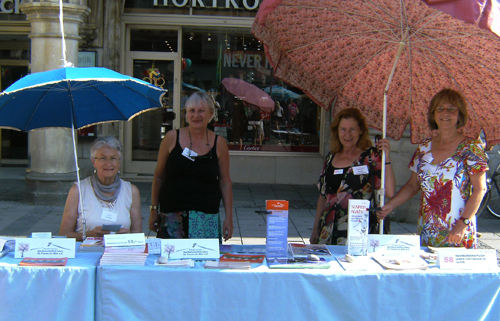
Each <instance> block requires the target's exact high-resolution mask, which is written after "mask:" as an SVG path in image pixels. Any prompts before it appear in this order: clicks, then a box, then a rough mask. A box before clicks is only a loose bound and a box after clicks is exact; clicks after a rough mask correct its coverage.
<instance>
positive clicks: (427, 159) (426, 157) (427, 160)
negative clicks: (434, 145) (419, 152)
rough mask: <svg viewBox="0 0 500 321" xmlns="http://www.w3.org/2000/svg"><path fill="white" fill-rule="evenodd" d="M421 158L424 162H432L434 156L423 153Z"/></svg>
mask: <svg viewBox="0 0 500 321" xmlns="http://www.w3.org/2000/svg"><path fill="white" fill-rule="evenodd" d="M422 160H423V161H424V162H426V163H429V164H430V163H432V161H433V160H434V158H433V157H432V156H431V154H425V155H424V157H422Z"/></svg>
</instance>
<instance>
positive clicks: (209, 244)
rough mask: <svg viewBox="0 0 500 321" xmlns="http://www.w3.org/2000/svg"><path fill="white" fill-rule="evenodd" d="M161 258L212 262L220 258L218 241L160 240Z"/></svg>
mask: <svg viewBox="0 0 500 321" xmlns="http://www.w3.org/2000/svg"><path fill="white" fill-rule="evenodd" d="M160 251H161V256H164V257H168V258H169V259H195V260H212V259H218V258H219V257H220V251H219V239H162V240H161V248H160Z"/></svg>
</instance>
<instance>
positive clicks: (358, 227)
mask: <svg viewBox="0 0 500 321" xmlns="http://www.w3.org/2000/svg"><path fill="white" fill-rule="evenodd" d="M369 208H370V201H368V200H354V199H350V200H349V219H348V227H347V253H349V254H351V255H367V254H368V219H369V216H370V215H369V212H368V209H369Z"/></svg>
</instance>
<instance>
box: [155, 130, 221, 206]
mask: <svg viewBox="0 0 500 321" xmlns="http://www.w3.org/2000/svg"><path fill="white" fill-rule="evenodd" d="M217 137H218V136H217V135H215V140H214V146H213V147H212V149H211V150H210V151H209V152H208V153H207V154H205V155H199V156H198V157H196V158H195V160H194V161H191V160H189V159H188V158H186V157H185V156H183V155H182V148H181V145H180V144H179V130H177V139H176V142H175V147H174V149H173V150H172V152H171V153H170V155H169V156H168V161H167V168H166V178H165V182H164V183H163V186H162V187H161V190H160V203H159V204H160V211H161V212H163V213H172V212H180V211H201V212H204V213H209V214H216V213H219V206H220V201H221V199H222V194H221V192H220V186H219V159H218V157H217Z"/></svg>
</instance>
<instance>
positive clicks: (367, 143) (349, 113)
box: [330, 108, 372, 154]
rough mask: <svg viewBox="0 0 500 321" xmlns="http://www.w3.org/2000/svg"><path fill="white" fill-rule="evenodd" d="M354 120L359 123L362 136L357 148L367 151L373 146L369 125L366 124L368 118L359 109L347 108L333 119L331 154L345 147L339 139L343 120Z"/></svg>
mask: <svg viewBox="0 0 500 321" xmlns="http://www.w3.org/2000/svg"><path fill="white" fill-rule="evenodd" d="M349 118H353V119H355V120H356V121H357V122H358V126H359V128H360V129H361V136H359V140H358V142H357V144H356V145H357V146H358V147H359V148H361V149H362V150H365V149H367V148H368V147H371V146H372V141H371V140H370V135H369V133H368V124H367V123H366V118H365V116H363V114H361V112H360V111H359V109H357V108H346V109H343V110H341V111H340V112H339V113H338V114H337V115H336V116H335V118H334V119H333V122H332V125H331V126H330V152H331V153H332V154H334V153H336V152H339V151H341V150H342V148H343V146H342V144H341V143H340V139H339V125H340V121H341V120H342V119H349Z"/></svg>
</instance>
